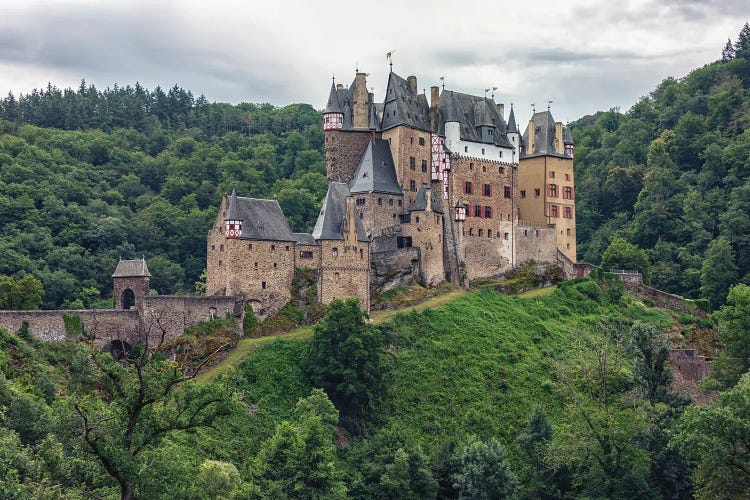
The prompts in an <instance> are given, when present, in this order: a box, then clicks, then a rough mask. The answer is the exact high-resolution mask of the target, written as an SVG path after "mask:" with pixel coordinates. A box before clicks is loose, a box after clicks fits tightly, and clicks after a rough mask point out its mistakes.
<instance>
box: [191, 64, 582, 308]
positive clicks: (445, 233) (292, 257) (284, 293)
mask: <svg viewBox="0 0 750 500" xmlns="http://www.w3.org/2000/svg"><path fill="white" fill-rule="evenodd" d="M323 130H324V135H325V152H326V174H327V178H328V183H329V184H328V192H327V194H326V196H325V199H324V200H323V204H322V207H321V210H320V215H319V217H318V220H317V223H316V224H315V229H314V230H313V232H312V234H308V233H292V232H291V230H290V228H289V225H288V224H287V222H286V219H285V217H284V214H283V213H282V211H281V207H280V206H279V204H278V203H277V202H276V201H275V200H261V199H254V198H244V197H240V196H237V194H236V193H235V192H232V193H231V194H230V195H228V196H225V197H224V199H223V200H222V203H221V207H220V209H219V213H218V215H217V218H216V221H215V223H214V225H213V227H212V228H211V230H210V231H209V234H208V241H207V265H206V275H207V280H206V287H207V290H206V293H207V294H208V295H221V296H234V295H240V294H242V295H244V297H245V298H246V300H247V301H249V303H250V304H252V306H253V308H254V310H255V312H256V314H258V315H259V316H260V317H261V318H264V317H267V316H269V315H271V314H273V313H274V312H276V311H278V309H279V308H280V307H282V306H283V305H284V304H285V303H287V302H288V301H289V300H290V298H291V293H290V287H291V284H292V280H293V277H294V269H295V268H296V267H305V268H311V269H314V270H315V271H316V272H317V276H318V299H319V300H320V301H321V302H322V303H329V302H331V301H332V300H333V299H336V298H341V299H345V298H349V297H358V298H359V300H360V304H361V305H362V308H363V309H365V310H367V309H369V308H370V298H371V276H372V268H373V267H375V266H377V265H378V264H380V263H383V262H390V261H391V260H393V259H394V258H395V259H396V260H398V257H399V256H400V255H405V256H409V255H416V256H417V257H416V259H417V260H418V270H417V273H418V274H419V276H418V278H419V281H421V282H422V283H424V284H425V285H427V286H434V285H437V284H439V283H440V282H442V281H444V280H448V281H452V282H455V283H460V284H462V285H467V284H468V283H469V282H470V281H471V280H475V279H477V278H489V277H494V276H498V275H500V274H502V273H503V272H505V271H507V270H510V269H512V268H513V267H515V266H517V265H520V264H523V263H525V262H528V261H530V260H535V261H537V262H559V263H560V264H561V265H562V266H563V269H564V270H565V271H566V273H567V274H568V275H572V274H573V273H574V272H575V270H574V268H575V266H574V264H575V262H576V227H575V189H574V175H573V153H574V144H573V141H572V138H571V135H570V131H569V130H568V128H567V127H565V126H563V124H562V123H560V122H555V120H554V119H553V117H552V115H551V113H550V111H549V109H548V110H547V111H544V112H539V113H536V112H535V113H534V114H533V116H532V118H531V120H529V123H528V125H527V127H526V129H525V131H524V132H523V134H521V132H520V130H519V128H518V126H517V124H516V118H515V114H514V110H513V107H512V105H511V109H510V113H509V115H508V119H507V121H506V119H505V114H504V106H503V104H497V103H495V101H494V98H487V97H486V96H483V97H482V96H474V95H469V94H464V93H460V92H455V91H451V90H446V89H445V88H443V89H442V91H441V89H440V88H439V87H436V86H434V87H431V89H430V99H429V102H428V99H427V96H426V95H425V93H424V92H423V93H421V94H420V93H419V92H418V87H417V78H416V77H415V76H409V77H408V78H406V79H404V78H402V77H401V76H399V75H397V74H396V73H394V72H393V71H391V73H390V74H389V77H388V84H387V86H386V89H385V97H384V99H383V102H375V98H374V95H373V94H372V93H370V92H369V91H368V89H367V81H366V74H365V73H361V72H357V73H356V76H355V78H354V81H353V82H352V84H351V85H350V86H349V87H344V86H342V85H340V84H339V85H336V84H335V82H334V83H332V84H331V88H330V92H329V96H328V100H327V104H326V107H325V110H324V113H323Z"/></svg>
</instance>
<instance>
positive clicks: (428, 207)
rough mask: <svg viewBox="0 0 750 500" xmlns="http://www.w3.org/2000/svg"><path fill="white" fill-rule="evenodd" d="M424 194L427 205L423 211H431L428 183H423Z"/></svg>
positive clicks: (430, 195) (430, 190) (430, 194)
mask: <svg viewBox="0 0 750 500" xmlns="http://www.w3.org/2000/svg"><path fill="white" fill-rule="evenodd" d="M424 196H425V198H426V199H427V206H426V207H425V212H432V188H431V187H430V185H429V184H425V188H424Z"/></svg>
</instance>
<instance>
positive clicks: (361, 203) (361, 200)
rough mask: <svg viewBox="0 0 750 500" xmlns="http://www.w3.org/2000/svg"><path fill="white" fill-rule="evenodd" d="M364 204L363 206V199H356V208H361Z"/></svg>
mask: <svg viewBox="0 0 750 500" xmlns="http://www.w3.org/2000/svg"><path fill="white" fill-rule="evenodd" d="M364 204H365V199H364V198H357V206H358V207H361V206H363V205H364Z"/></svg>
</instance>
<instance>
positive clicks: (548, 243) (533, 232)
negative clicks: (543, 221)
mask: <svg viewBox="0 0 750 500" xmlns="http://www.w3.org/2000/svg"><path fill="white" fill-rule="evenodd" d="M515 233H516V238H515V241H514V242H513V243H514V246H515V250H516V265H518V266H520V265H523V264H525V263H527V262H529V261H531V260H533V261H536V262H557V238H556V236H555V226H551V225H548V226H528V225H520V226H516V229H515Z"/></svg>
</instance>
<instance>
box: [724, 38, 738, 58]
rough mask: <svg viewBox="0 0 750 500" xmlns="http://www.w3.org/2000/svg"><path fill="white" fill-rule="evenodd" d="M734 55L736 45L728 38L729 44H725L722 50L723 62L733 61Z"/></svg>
mask: <svg viewBox="0 0 750 500" xmlns="http://www.w3.org/2000/svg"><path fill="white" fill-rule="evenodd" d="M734 56H735V52H734V45H732V40H731V39H730V38H727V44H726V45H724V48H723V49H722V50H721V60H722V61H723V62H727V61H731V60H732V59H734Z"/></svg>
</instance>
